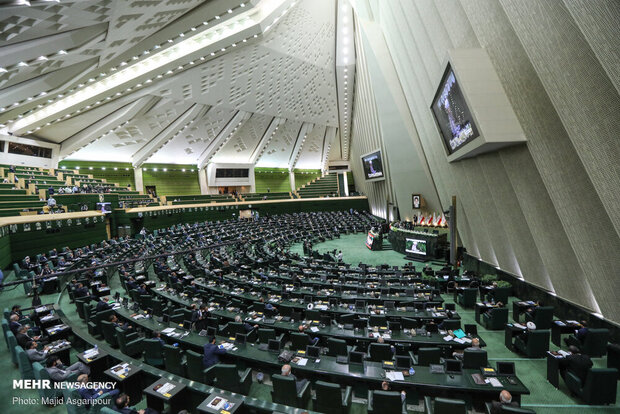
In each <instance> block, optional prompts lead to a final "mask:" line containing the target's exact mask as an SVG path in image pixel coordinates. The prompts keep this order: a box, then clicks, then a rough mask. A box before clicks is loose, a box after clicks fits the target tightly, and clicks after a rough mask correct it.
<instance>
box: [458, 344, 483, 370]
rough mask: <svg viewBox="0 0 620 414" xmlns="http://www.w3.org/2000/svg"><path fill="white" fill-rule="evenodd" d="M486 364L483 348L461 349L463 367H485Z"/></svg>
mask: <svg viewBox="0 0 620 414" xmlns="http://www.w3.org/2000/svg"><path fill="white" fill-rule="evenodd" d="M488 364H489V362H488V358H487V351H485V350H484V349H480V350H473V349H465V350H464V351H463V368H473V369H480V367H486V366H488Z"/></svg>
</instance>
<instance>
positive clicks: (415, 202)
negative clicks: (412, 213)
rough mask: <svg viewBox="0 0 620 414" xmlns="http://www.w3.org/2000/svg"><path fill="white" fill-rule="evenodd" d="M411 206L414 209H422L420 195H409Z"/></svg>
mask: <svg viewBox="0 0 620 414" xmlns="http://www.w3.org/2000/svg"><path fill="white" fill-rule="evenodd" d="M411 205H412V206H413V208H414V209H420V208H422V196H421V195H420V194H412V195H411Z"/></svg>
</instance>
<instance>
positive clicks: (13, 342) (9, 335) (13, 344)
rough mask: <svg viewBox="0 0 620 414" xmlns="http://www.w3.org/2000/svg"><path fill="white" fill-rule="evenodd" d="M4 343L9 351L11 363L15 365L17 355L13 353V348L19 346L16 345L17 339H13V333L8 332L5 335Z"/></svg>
mask: <svg viewBox="0 0 620 414" xmlns="http://www.w3.org/2000/svg"><path fill="white" fill-rule="evenodd" d="M6 342H7V344H8V347H9V350H10V351H11V360H12V361H13V364H15V365H17V354H16V353H15V347H16V346H19V345H17V339H16V338H15V335H13V332H11V331H9V332H7V333H6Z"/></svg>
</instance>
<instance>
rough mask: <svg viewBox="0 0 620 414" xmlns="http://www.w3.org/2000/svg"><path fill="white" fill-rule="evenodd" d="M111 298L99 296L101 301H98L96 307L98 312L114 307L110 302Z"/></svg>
mask: <svg viewBox="0 0 620 414" xmlns="http://www.w3.org/2000/svg"><path fill="white" fill-rule="evenodd" d="M109 300H110V299H109V298H99V302H97V307H96V308H95V310H96V311H97V312H101V311H104V310H108V309H112V305H110V304H109V303H108V301H109Z"/></svg>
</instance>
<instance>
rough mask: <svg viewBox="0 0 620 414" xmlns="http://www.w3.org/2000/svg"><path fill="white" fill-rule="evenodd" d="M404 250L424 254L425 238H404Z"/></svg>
mask: <svg viewBox="0 0 620 414" xmlns="http://www.w3.org/2000/svg"><path fill="white" fill-rule="evenodd" d="M405 252H407V253H411V254H417V255H420V256H426V240H419V239H405Z"/></svg>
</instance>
